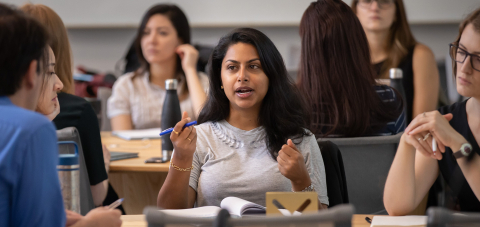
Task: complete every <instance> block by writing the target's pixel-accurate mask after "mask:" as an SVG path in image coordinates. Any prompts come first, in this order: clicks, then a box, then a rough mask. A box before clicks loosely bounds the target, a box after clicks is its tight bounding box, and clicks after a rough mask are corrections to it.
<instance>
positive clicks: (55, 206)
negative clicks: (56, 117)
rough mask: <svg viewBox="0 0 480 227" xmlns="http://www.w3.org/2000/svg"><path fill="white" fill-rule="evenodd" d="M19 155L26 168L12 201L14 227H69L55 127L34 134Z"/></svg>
mask: <svg viewBox="0 0 480 227" xmlns="http://www.w3.org/2000/svg"><path fill="white" fill-rule="evenodd" d="M31 130H35V129H31ZM19 154H20V155H19V156H21V157H20V159H21V162H22V164H21V169H19V170H18V171H19V178H18V182H17V185H16V186H15V187H16V189H15V190H14V192H13V193H14V194H13V198H12V200H13V201H12V205H13V207H12V213H11V214H12V222H11V223H12V226H18V227H23V226H25V227H26V226H32V225H35V226H52V227H57V226H58V227H63V226H65V222H66V215H65V210H64V207H63V199H62V194H61V189H60V182H59V179H58V173H57V168H56V167H57V163H58V145H57V136H56V133H55V129H54V127H53V124H52V123H50V122H48V123H46V124H43V125H42V126H41V127H39V128H38V129H37V130H36V131H34V132H32V133H30V134H29V136H27V137H26V138H25V142H24V143H23V145H22V147H21V149H19Z"/></svg>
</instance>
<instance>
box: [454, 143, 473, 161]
mask: <svg viewBox="0 0 480 227" xmlns="http://www.w3.org/2000/svg"><path fill="white" fill-rule="evenodd" d="M471 153H472V145H470V144H469V143H464V144H462V146H461V147H460V150H458V151H457V152H454V153H453V157H455V159H459V158H463V157H467V156H469V155H470V154H471Z"/></svg>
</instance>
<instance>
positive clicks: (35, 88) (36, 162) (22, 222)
mask: <svg viewBox="0 0 480 227" xmlns="http://www.w3.org/2000/svg"><path fill="white" fill-rule="evenodd" d="M0 31H2V32H0V48H1V50H2V51H0V113H1V118H0V131H1V132H2V136H1V137H0V169H1V171H0V207H2V209H0V217H2V218H0V226H32V225H36V226H55V227H63V226H66V225H67V226H78V227H79V226H120V225H121V220H120V212H119V211H109V210H108V208H105V207H102V208H97V209H95V210H92V211H91V212H90V213H89V214H87V216H85V217H79V215H76V214H73V213H72V212H68V214H69V215H68V218H65V217H66V215H65V211H64V207H63V201H62V194H61V191H60V184H59V179H58V173H57V170H56V166H57V162H58V146H57V138H56V135H55V129H54V127H53V125H52V124H51V123H50V121H49V120H48V119H47V118H45V117H44V116H42V115H40V114H37V113H34V112H33V111H32V110H34V109H36V107H37V105H38V104H39V100H41V101H40V102H41V103H42V105H44V106H42V108H43V109H44V110H48V111H52V113H54V112H55V105H56V103H57V102H56V100H55V98H51V97H53V94H54V93H55V92H54V91H53V92H44V90H45V91H46V90H48V88H47V87H48V86H47V85H46V84H44V82H45V81H49V80H50V78H49V77H50V76H54V75H55V74H54V73H53V74H50V75H47V73H46V72H47V71H48V72H51V70H52V69H53V67H52V61H51V60H52V59H51V58H50V57H51V56H52V53H51V50H49V49H48V46H47V40H48V38H47V37H48V35H47V32H46V31H45V30H44V28H43V27H42V26H41V25H40V23H38V22H37V21H36V20H34V19H33V18H31V17H28V16H26V15H24V14H23V13H22V12H20V11H17V10H15V9H12V8H10V7H8V6H6V5H4V4H0ZM53 59H54V58H53ZM46 77H47V78H46ZM57 80H58V78H57ZM47 84H49V82H48V83H47ZM60 87H61V85H57V87H56V88H55V89H56V90H58V88H60ZM41 94H47V95H49V96H50V97H48V102H43V100H47V99H43V98H41V97H42V96H41ZM44 107H45V108H46V109H45V108H44ZM53 115H54V114H53Z"/></svg>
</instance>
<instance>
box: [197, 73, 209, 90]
mask: <svg viewBox="0 0 480 227" xmlns="http://www.w3.org/2000/svg"><path fill="white" fill-rule="evenodd" d="M198 77H199V79H200V83H201V84H202V87H203V88H208V86H209V84H210V80H209V79H208V75H207V74H205V73H204V72H201V71H199V72H198Z"/></svg>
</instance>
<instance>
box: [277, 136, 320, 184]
mask: <svg viewBox="0 0 480 227" xmlns="http://www.w3.org/2000/svg"><path fill="white" fill-rule="evenodd" d="M277 162H278V169H279V170H280V173H282V175H283V176H285V177H286V178H288V179H290V181H291V182H292V187H293V189H294V190H295V191H301V190H303V189H305V188H306V187H308V186H310V185H311V184H312V182H311V180H310V175H308V170H307V166H305V160H304V159H303V155H302V154H301V153H300V151H299V150H298V149H297V147H296V146H295V144H294V143H293V142H292V140H291V139H289V140H288V141H287V144H285V145H283V146H282V149H281V150H280V151H279V152H278V157H277Z"/></svg>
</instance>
